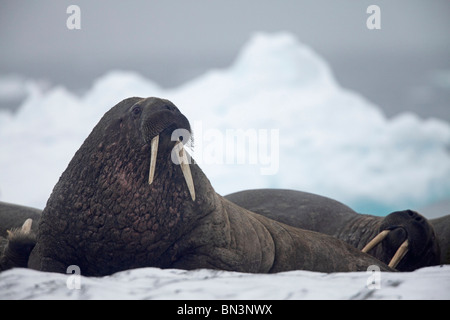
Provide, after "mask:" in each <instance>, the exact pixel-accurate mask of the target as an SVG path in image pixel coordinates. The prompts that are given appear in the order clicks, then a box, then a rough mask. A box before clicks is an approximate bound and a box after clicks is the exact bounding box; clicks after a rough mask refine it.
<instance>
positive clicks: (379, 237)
mask: <svg viewBox="0 0 450 320" xmlns="http://www.w3.org/2000/svg"><path fill="white" fill-rule="evenodd" d="M389 232H391V231H390V230H383V231H381V232H380V233H379V234H378V235H377V236H376V237H375V238H373V239H372V240H371V241H370V242H369V243H368V244H366V246H365V247H364V248H363V249H362V250H361V251H362V252H365V253H367V252H368V251H369V250H371V249H372V248H373V247H375V246H376V245H378V244H379V243H380V242H381V241H383V240H384V238H386V236H387V235H388V234H389Z"/></svg>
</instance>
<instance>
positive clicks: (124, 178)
mask: <svg viewBox="0 0 450 320" xmlns="http://www.w3.org/2000/svg"><path fill="white" fill-rule="evenodd" d="M190 131H191V129H190V125H189V121H188V120H187V119H186V117H185V116H184V115H183V114H182V113H181V112H180V111H179V110H178V109H177V107H176V106H175V105H174V104H173V103H171V102H170V101H168V100H164V99H159V98H145V99H143V98H138V97H134V98H128V99H125V100H123V101H122V102H120V103H118V104H117V105H116V106H114V107H113V108H112V109H111V110H109V111H108V112H107V113H105V115H104V116H103V118H102V119H101V120H100V122H99V123H98V124H97V125H96V126H95V128H94V129H93V130H92V132H91V134H90V135H89V136H88V137H87V138H86V140H85V142H84V143H83V145H82V146H81V147H80V149H79V150H78V151H77V152H76V154H75V155H74V157H73V158H72V160H71V162H70V163H69V165H68V167H67V169H66V170H65V171H64V173H63V174H62V176H61V178H60V180H59V181H58V183H57V184H56V186H55V188H54V189H53V192H52V195H51V196H50V198H49V200H48V202H47V206H46V208H45V209H44V211H43V213H42V218H41V221H40V225H39V234H38V241H37V245H36V248H35V249H34V250H33V252H32V255H31V257H30V263H29V264H30V267H32V268H35V269H45V270H50V271H57V272H65V271H66V268H67V266H69V265H78V266H79V267H80V269H81V272H82V274H85V275H104V274H111V273H113V272H116V271H119V270H125V269H130V268H137V267H144V266H154V267H169V266H170V265H171V263H172V262H173V261H175V260H176V259H177V256H178V255H179V252H180V251H181V250H183V249H182V248H181V247H183V246H184V245H186V246H187V245H189V244H190V243H189V241H185V242H183V241H180V238H183V236H184V235H185V234H186V233H188V232H189V231H192V229H193V228H194V227H195V225H196V222H195V221H197V220H198V219H202V218H203V217H204V216H205V215H207V214H208V213H209V212H211V211H212V210H213V207H214V205H215V193H214V192H213V189H212V187H211V185H210V184H209V181H208V179H207V178H206V177H205V176H204V174H203V173H202V172H201V170H200V169H199V168H198V166H196V164H194V163H188V159H187V155H186V153H185V152H184V149H183V144H185V143H186V142H187V140H189V134H190ZM186 133H187V134H186ZM191 170H192V172H191ZM192 176H193V177H192ZM194 181H201V183H198V184H196V185H195V188H194ZM199 208H201V210H200V209H199ZM206 238H207V237H205V239H206Z"/></svg>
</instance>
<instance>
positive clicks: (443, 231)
mask: <svg viewBox="0 0 450 320" xmlns="http://www.w3.org/2000/svg"><path fill="white" fill-rule="evenodd" d="M430 223H431V225H432V226H433V228H434V231H435V232H436V236H437V239H438V240H439V247H440V248H441V263H443V264H450V215H446V216H444V217H440V218H436V219H431V220H430Z"/></svg>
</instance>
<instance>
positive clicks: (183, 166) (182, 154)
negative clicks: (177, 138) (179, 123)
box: [175, 142, 195, 201]
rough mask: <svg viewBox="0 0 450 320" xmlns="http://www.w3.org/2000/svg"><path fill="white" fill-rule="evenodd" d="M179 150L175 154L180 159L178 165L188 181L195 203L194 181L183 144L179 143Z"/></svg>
mask: <svg viewBox="0 0 450 320" xmlns="http://www.w3.org/2000/svg"><path fill="white" fill-rule="evenodd" d="M177 148H178V149H179V150H177V152H175V153H176V154H177V157H178V163H179V164H180V166H181V171H182V172H183V176H184V180H185V181H186V184H187V186H188V189H189V193H190V194H191V198H192V201H195V188H194V181H193V180H192V174H191V168H190V167H189V163H188V159H187V156H186V153H185V151H184V147H183V144H182V143H181V142H178V146H177Z"/></svg>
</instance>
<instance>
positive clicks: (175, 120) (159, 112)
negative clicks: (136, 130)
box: [131, 98, 195, 201]
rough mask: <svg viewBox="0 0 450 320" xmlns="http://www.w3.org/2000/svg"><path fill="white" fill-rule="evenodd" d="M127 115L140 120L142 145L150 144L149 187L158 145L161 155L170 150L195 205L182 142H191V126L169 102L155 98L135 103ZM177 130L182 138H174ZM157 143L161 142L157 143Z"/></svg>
mask: <svg viewBox="0 0 450 320" xmlns="http://www.w3.org/2000/svg"><path fill="white" fill-rule="evenodd" d="M131 113H132V115H133V117H135V118H138V117H140V118H141V132H142V136H143V139H144V142H145V143H149V142H150V147H151V154H150V168H149V175H148V184H152V183H153V180H154V177H155V171H156V160H157V156H158V152H159V148H160V145H161V148H162V149H164V150H165V151H168V150H171V158H172V159H175V160H173V162H174V163H175V164H177V165H180V167H181V171H182V172H183V176H184V179H185V181H186V184H187V186H188V189H189V193H190V195H191V198H192V200H193V201H195V188H194V182H193V179H192V174H191V170H190V167H189V162H188V159H187V156H186V152H185V151H184V148H183V144H185V143H186V142H187V141H185V139H187V140H191V126H190V124H189V121H188V120H187V118H186V117H185V116H184V115H183V114H182V113H181V112H180V110H178V108H177V107H176V106H175V105H174V104H173V103H172V102H170V101H169V100H165V99H159V98H146V99H143V100H141V101H139V102H137V103H135V104H134V105H133V106H132V107H131ZM180 129H183V131H182V132H183V134H178V133H180V131H176V130H180ZM174 133H175V134H174ZM186 133H187V136H186ZM160 140H162V142H161V143H160ZM165 151H163V152H165ZM172 154H175V157H172Z"/></svg>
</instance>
